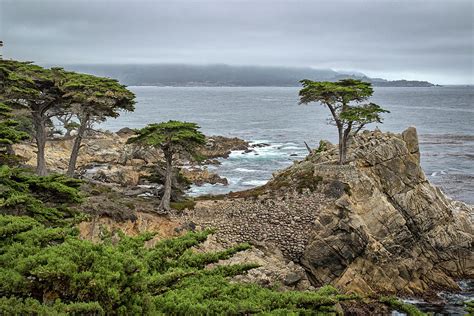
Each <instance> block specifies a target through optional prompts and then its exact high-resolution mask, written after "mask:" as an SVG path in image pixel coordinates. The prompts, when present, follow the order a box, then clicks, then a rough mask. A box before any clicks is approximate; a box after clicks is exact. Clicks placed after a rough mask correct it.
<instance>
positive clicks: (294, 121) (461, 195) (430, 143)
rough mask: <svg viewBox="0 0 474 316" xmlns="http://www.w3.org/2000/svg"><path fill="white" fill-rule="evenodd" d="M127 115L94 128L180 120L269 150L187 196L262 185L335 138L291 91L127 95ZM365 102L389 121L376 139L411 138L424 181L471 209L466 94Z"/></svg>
mask: <svg viewBox="0 0 474 316" xmlns="http://www.w3.org/2000/svg"><path fill="white" fill-rule="evenodd" d="M129 88H130V90H132V91H133V92H134V93H135V94H136V96H137V104H136V110H135V111H134V112H128V113H122V115H121V116H120V117H119V118H117V119H111V120H108V121H107V122H105V123H103V124H101V126H100V128H103V129H109V130H112V131H117V130H119V129H120V128H123V127H130V128H140V127H143V126H145V125H146V124H148V123H153V122H161V121H167V120H171V119H172V120H184V121H190V122H196V123H198V124H199V125H200V126H201V128H202V131H203V132H204V133H205V134H206V135H223V136H232V137H239V138H242V139H245V140H248V141H250V142H251V143H266V144H269V146H266V147H260V148H256V149H255V151H254V152H250V153H242V152H233V153H232V154H231V155H230V157H229V158H228V159H221V165H218V166H209V170H211V171H216V172H217V173H218V174H219V175H221V176H224V177H226V178H227V179H228V180H229V185H227V186H224V185H220V184H216V185H204V186H201V187H198V186H193V187H192V188H191V189H190V191H189V194H190V195H194V196H196V195H202V194H209V193H212V194H217V193H227V192H230V191H239V190H244V189H249V188H252V187H255V186H258V185H262V184H264V183H266V182H267V181H268V180H269V179H270V178H271V177H272V173H273V172H275V171H277V170H279V169H283V168H285V167H287V166H289V165H291V164H292V163H293V161H294V160H299V159H303V158H304V156H305V155H306V154H307V150H306V148H305V145H304V141H306V142H307V143H308V144H309V145H310V147H316V146H317V145H318V143H319V140H321V139H326V140H329V141H331V142H333V143H335V142H336V140H337V130H336V129H335V127H334V126H332V125H330V124H328V119H329V111H328V109H327V108H325V107H324V106H323V105H321V104H316V103H314V104H309V105H299V104H298V90H299V88H297V87H148V86H140V87H129ZM374 90H375V91H374V95H373V97H372V98H371V101H372V102H375V103H377V104H379V105H381V106H382V107H383V108H385V109H387V110H389V111H390V112H391V113H389V114H385V115H384V118H385V119H384V123H383V124H377V125H375V124H372V125H371V126H369V127H368V128H371V129H373V128H375V127H376V126H377V127H378V128H379V129H381V130H382V131H391V132H402V131H403V130H404V129H406V128H407V127H408V126H415V127H416V128H417V130H418V135H419V138H420V149H421V163H422V167H423V169H424V171H425V173H426V175H427V177H428V178H429V180H430V181H431V182H432V183H433V184H435V185H437V186H439V187H441V188H442V190H443V191H444V192H445V193H446V194H447V195H448V196H450V197H452V198H454V199H458V200H462V201H465V202H468V203H471V204H474V181H473V180H474V87H472V86H471V87H466V86H444V87H429V88H400V87H396V88H395V87H393V88H390V87H376V88H374Z"/></svg>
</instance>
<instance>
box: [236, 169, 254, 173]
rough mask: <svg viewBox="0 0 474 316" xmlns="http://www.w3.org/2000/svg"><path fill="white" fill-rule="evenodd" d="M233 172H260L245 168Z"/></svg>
mask: <svg viewBox="0 0 474 316" xmlns="http://www.w3.org/2000/svg"><path fill="white" fill-rule="evenodd" d="M234 171H238V172H249V173H250V172H252V173H253V172H260V170H255V169H247V168H235V169H234Z"/></svg>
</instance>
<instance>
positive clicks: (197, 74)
mask: <svg viewBox="0 0 474 316" xmlns="http://www.w3.org/2000/svg"><path fill="white" fill-rule="evenodd" d="M65 68H66V69H69V70H75V71H81V72H85V73H90V74H94V75H99V76H105V77H111V78H117V79H118V80H119V81H120V82H122V83H124V84H126V85H129V86H244V87H249V86H298V85H299V80H301V79H311V80H326V81H336V80H339V79H344V78H357V79H362V80H365V81H370V82H372V83H373V85H374V86H404V87H407V86H418V87H419V86H426V87H429V86H433V84H431V83H429V82H426V81H406V80H396V81H387V80H384V79H380V78H369V77H367V76H365V75H364V74H362V73H358V72H350V73H345V72H344V73H343V72H337V71H334V70H331V69H314V68H310V67H276V66H230V65H186V64H149V65H146V64H128V65H127V64H123V65H106V64H102V65H99V64H96V65H93V64H90V65H85V64H83V65H68V66H66V67H65Z"/></svg>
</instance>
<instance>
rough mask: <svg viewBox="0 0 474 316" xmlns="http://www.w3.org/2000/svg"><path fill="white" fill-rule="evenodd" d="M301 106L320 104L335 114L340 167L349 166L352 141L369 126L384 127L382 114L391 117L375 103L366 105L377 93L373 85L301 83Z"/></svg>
mask: <svg viewBox="0 0 474 316" xmlns="http://www.w3.org/2000/svg"><path fill="white" fill-rule="evenodd" d="M300 82H301V84H302V85H303V89H301V90H300V92H299V95H300V104H308V103H311V102H319V103H322V104H324V105H326V106H327V107H328V108H329V111H330V112H331V115H332V119H333V121H334V124H335V125H336V127H337V131H338V134H339V164H341V165H342V164H344V163H345V162H346V155H347V146H348V140H349V137H350V136H352V135H355V134H357V133H358V132H359V131H360V130H361V129H362V128H364V126H365V125H367V124H369V123H373V122H378V123H382V117H381V116H380V114H381V113H389V111H387V110H384V109H382V108H381V107H380V106H379V105H377V104H375V103H363V102H365V101H367V100H368V99H369V97H370V96H372V94H373V92H374V90H373V89H372V85H371V83H369V82H363V81H361V80H355V79H344V80H339V81H338V82H330V81H321V82H319V81H311V80H307V79H305V80H301V81H300Z"/></svg>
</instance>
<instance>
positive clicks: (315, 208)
mask: <svg viewBox="0 0 474 316" xmlns="http://www.w3.org/2000/svg"><path fill="white" fill-rule="evenodd" d="M348 161H349V162H348V164H347V165H344V166H340V165H337V164H336V162H337V148H336V147H335V146H332V145H330V144H327V145H326V146H325V148H322V149H321V150H319V151H315V152H313V153H312V154H310V155H309V156H308V157H307V158H306V159H305V160H303V161H300V162H297V163H295V164H294V165H293V166H291V167H289V168H288V169H286V170H283V171H282V172H280V173H278V174H276V175H275V176H274V179H272V180H271V181H270V182H269V183H268V184H266V185H265V186H263V187H259V188H256V189H252V190H249V191H245V192H239V193H235V194H231V195H229V196H226V197H223V199H222V200H214V201H201V202H199V203H198V204H197V205H196V207H195V210H194V211H190V212H189V213H188V216H189V220H192V221H194V222H195V223H197V224H198V225H201V226H203V227H208V226H210V227H215V228H217V229H218V233H217V235H216V238H217V239H218V240H220V241H221V242H222V243H232V242H242V241H248V242H253V243H256V244H268V245H273V247H275V248H278V249H279V250H280V251H281V252H282V253H283V255H284V256H285V257H286V258H287V259H291V260H293V261H294V262H296V263H298V264H300V265H301V266H303V267H304V268H305V270H306V272H307V274H308V277H309V279H310V280H311V282H312V284H313V285H314V286H320V285H323V284H328V283H330V284H333V285H335V286H337V287H339V288H340V289H343V290H345V291H346V292H361V293H373V292H375V293H392V294H405V295H428V294H429V293H430V292H433V291H436V290H438V289H447V290H456V289H458V285H457V283H456V282H455V281H456V279H459V278H473V277H474V249H473V244H474V226H473V218H474V211H473V208H472V206H469V205H466V204H464V203H461V202H456V201H452V200H451V199H449V198H447V197H446V196H445V195H444V194H443V193H442V192H441V191H440V190H439V189H438V188H436V187H434V186H432V185H431V184H430V183H429V182H428V180H427V179H426V177H425V175H424V173H423V170H422V169H421V167H420V152H419V148H418V137H417V134H416V129H415V128H409V129H407V130H406V131H405V132H403V133H402V134H392V133H381V132H380V131H374V132H369V131H366V132H364V133H362V134H360V135H358V136H357V137H355V138H354V139H352V141H351V145H350V150H349V154H348Z"/></svg>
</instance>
